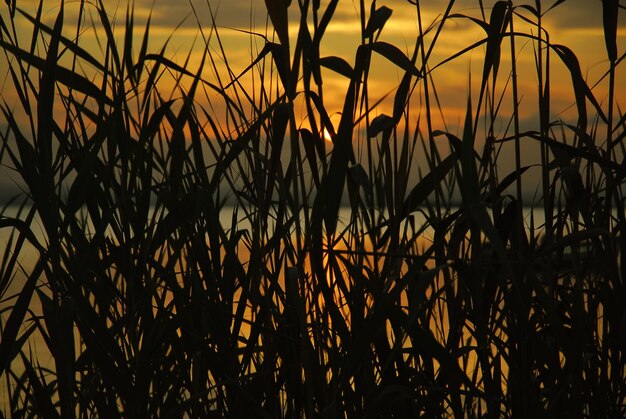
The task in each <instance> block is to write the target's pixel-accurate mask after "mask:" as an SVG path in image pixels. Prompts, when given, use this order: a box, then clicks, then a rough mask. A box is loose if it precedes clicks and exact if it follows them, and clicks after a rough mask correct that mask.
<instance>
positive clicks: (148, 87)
mask: <svg viewBox="0 0 626 419" xmlns="http://www.w3.org/2000/svg"><path fill="white" fill-rule="evenodd" d="M556 3H560V2H556ZM265 4H266V6H267V10H268V17H269V20H270V22H271V24H272V26H273V28H274V30H275V36H274V37H272V36H268V35H263V34H251V37H252V38H253V39H257V38H258V37H259V36H261V38H258V39H265V44H264V46H263V48H262V49H261V50H260V51H258V55H255V56H252V57H251V65H250V66H249V67H247V68H246V69H245V71H244V72H243V73H242V74H236V73H235V71H234V70H233V69H232V67H231V66H230V65H229V57H228V54H227V53H226V50H227V49H226V48H225V47H224V45H223V43H222V40H221V38H220V30H219V29H218V26H217V24H216V23H215V22H213V23H212V26H211V27H210V30H208V31H207V30H205V31H203V32H202V36H201V37H200V38H201V39H202V41H201V42H202V43H203V45H202V49H203V51H204V53H203V54H202V57H203V58H202V61H201V62H200V63H196V62H194V61H193V60H192V59H191V52H190V53H189V56H187V57H186V58H185V59H183V60H178V61H174V60H173V59H170V58H168V56H167V54H166V46H163V48H162V49H160V50H158V51H156V52H150V51H149V36H150V35H149V34H150V28H151V23H150V22H151V20H150V19H148V22H147V24H146V26H145V27H142V28H140V29H142V30H144V33H145V35H144V36H143V37H141V38H140V39H135V37H134V34H135V33H136V31H135V29H136V24H135V23H134V22H135V19H134V12H133V10H132V8H129V9H127V11H126V15H125V17H124V21H123V22H124V24H123V27H122V28H119V27H118V28H117V29H116V27H115V22H114V21H112V19H111V15H110V14H109V13H108V11H107V10H106V9H105V7H104V4H103V3H102V2H98V4H95V5H94V4H91V3H88V2H84V1H81V2H79V3H76V4H74V3H73V4H71V6H70V4H69V3H68V4H63V2H62V3H61V5H60V8H59V12H58V17H57V18H56V21H55V23H54V24H53V25H47V24H45V23H44V21H43V19H42V6H40V7H39V9H38V11H37V12H36V13H35V14H33V15H31V14H29V13H27V12H25V11H22V10H21V9H19V8H17V7H16V6H15V3H7V6H5V7H6V8H7V9H6V10H5V11H4V12H2V15H1V18H2V20H1V21H0V47H1V49H2V55H3V56H4V58H3V59H6V60H7V63H8V70H9V76H8V77H9V78H10V82H11V83H12V85H11V89H14V92H15V94H16V95H17V97H18V99H19V100H18V101H17V102H15V103H9V102H8V101H6V100H3V101H2V103H1V104H0V111H1V112H2V119H0V121H2V132H1V133H0V135H1V137H0V138H1V139H2V143H1V149H0V158H1V163H2V165H3V166H4V167H5V169H4V170H6V169H7V168H9V169H10V170H12V173H14V175H13V176H16V177H17V178H18V179H19V181H18V182H19V184H20V185H21V188H22V189H21V190H22V192H21V193H20V194H19V195H17V196H16V197H14V199H13V200H12V201H11V203H12V204H13V208H17V209H14V210H13V212H10V211H9V207H5V209H4V210H3V212H2V214H3V215H2V217H1V218H0V228H1V229H2V231H3V235H4V237H7V239H6V243H7V244H6V247H5V249H4V250H3V252H2V263H1V265H0V296H1V299H0V307H1V309H0V310H1V313H2V320H1V323H0V326H1V328H0V333H1V341H0V378H1V380H2V386H1V387H0V388H1V389H2V396H1V400H2V403H3V404H2V411H3V412H4V414H6V415H8V416H11V417H13V416H15V417H23V416H28V417H31V416H44V417H76V416H79V417H87V416H100V417H118V416H124V417H154V416H175V417H179V416H183V415H187V416H190V417H257V416H258V417H329V418H330V417H417V416H420V415H421V416H426V417H438V416H454V417H464V416H467V417H503V416H504V417H508V416H514V417H531V416H532V417H540V416H541V417H544V416H545V417H557V416H566V417H622V416H624V415H626V374H625V373H626V371H625V358H624V357H625V351H626V310H625V307H624V304H623V301H626V291H625V289H624V285H623V281H624V278H626V263H625V262H626V261H625V260H624V258H625V256H626V255H625V252H624V249H626V241H625V240H626V239H625V237H624V228H626V223H625V219H624V214H625V212H624V176H625V174H626V170H625V169H624V164H623V161H621V160H623V158H624V141H623V140H624V135H626V129H625V128H626V118H625V117H624V115H622V114H621V111H620V109H621V108H620V104H619V100H620V94H621V93H623V90H621V91H620V90H619V88H618V85H619V83H618V82H616V81H615V74H616V69H617V68H618V66H620V65H621V62H622V59H623V55H619V53H618V51H617V46H616V37H617V28H618V25H617V21H616V19H617V10H618V7H619V3H618V2H617V1H616V0H614V1H608V0H607V1H603V3H602V4H603V7H604V9H605V13H604V15H603V16H604V22H603V27H604V32H605V39H606V47H607V51H608V52H607V57H608V58H607V70H606V76H605V77H604V78H603V79H602V80H600V83H605V84H608V92H609V93H608V99H607V100H599V99H598V98H596V97H595V96H594V90H593V89H592V87H593V86H590V85H589V84H588V81H587V80H585V79H584V77H583V75H582V71H581V69H580V66H579V64H578V59H577V57H576V56H575V55H574V53H573V52H572V51H571V49H569V48H568V47H566V46H563V45H556V44H553V43H551V41H550V36H549V34H548V33H547V32H546V30H545V28H544V25H543V17H544V16H545V14H546V13H551V12H553V11H552V10H545V9H546V7H545V5H542V2H540V1H536V2H535V4H534V5H532V6H531V5H523V6H518V5H514V4H512V3H511V2H505V1H498V2H496V3H495V4H494V5H493V8H491V9H486V8H483V5H482V2H478V7H479V8H480V15H481V16H482V18H477V17H475V16H468V15H464V14H461V13H457V12H456V11H455V8H454V1H450V3H449V4H448V5H447V7H446V8H445V9H442V14H441V15H440V16H439V18H438V19H437V20H436V21H435V22H427V21H422V11H421V10H420V5H419V3H418V2H415V16H416V19H417V20H418V27H419V36H418V38H417V39H416V40H415V44H414V45H413V51H412V52H411V53H409V54H405V53H404V52H402V50H401V49H399V48H398V47H396V46H394V45H392V44H389V43H386V42H384V41H382V40H380V34H381V32H383V31H384V27H385V24H386V22H387V19H388V18H389V14H390V12H391V10H390V9H388V8H386V7H382V6H381V7H378V8H377V7H376V5H375V3H373V4H372V5H371V7H370V5H369V4H366V2H365V1H363V0H362V1H361V2H360V3H359V7H360V16H361V34H362V36H361V44H360V45H356V46H355V49H354V60H353V61H352V60H351V59H350V61H351V62H353V63H354V64H353V65H352V64H349V62H348V60H346V58H345V57H344V58H341V57H334V56H326V57H324V56H320V50H321V49H320V46H321V43H322V40H323V39H324V36H325V33H326V30H327V29H328V26H329V24H330V23H331V22H332V20H333V16H334V13H335V10H336V7H337V4H338V0H330V1H329V2H326V3H325V4H324V5H320V2H318V1H312V2H311V1H309V0H302V1H299V2H291V5H290V6H289V7H291V8H292V9H296V10H297V11H298V15H299V16H300V20H299V22H298V32H297V33H296V34H294V33H291V34H290V33H289V31H288V16H289V14H288V13H287V11H288V10H287V5H286V3H285V2H283V1H279V0H266V2H265ZM67 7H72V8H74V9H73V11H74V12H78V16H79V19H78V22H79V23H78V24H77V27H76V28H72V32H75V34H76V35H75V36H74V37H68V35H67V33H68V31H67V29H65V30H64V27H65V26H66V25H67V22H66V19H65V18H64V9H65V8H67ZM558 7H567V2H565V5H560V6H558ZM88 15H91V16H93V17H94V19H93V20H92V21H91V23H90V24H89V25H87V27H85V26H83V25H84V22H85V21H86V20H85V19H83V17H84V16H88ZM292 15H293V13H292ZM18 17H19V18H20V19H22V20H25V21H27V22H29V24H30V25H31V27H32V36H31V39H23V37H22V36H21V35H18V34H19V31H18V28H17V27H16V25H15V22H16V19H17V18H18ZM196 18H198V16H197V15H196ZM458 20H462V21H465V22H469V23H470V24H472V25H477V26H478V27H480V28H482V29H483V30H484V32H485V37H484V38H483V39H482V40H480V41H478V42H476V43H475V44H472V45H470V46H469V47H468V48H466V49H464V50H461V51H459V52H458V53H457V54H454V55H452V56H450V57H449V58H448V59H446V60H444V62H435V61H434V59H433V58H432V57H433V56H434V55H433V51H436V50H437V48H438V46H439V44H438V41H439V39H440V38H439V36H440V34H442V33H444V32H445V31H446V27H447V25H449V24H450V23H452V22H453V21H458ZM198 23H199V25H200V26H204V27H206V25H207V22H200V21H199V22H198ZM209 23H210V22H209ZM519 28H524V30H522V31H520V29H519ZM85 30H93V31H94V33H95V34H96V36H98V38H99V39H98V41H99V45H100V47H101V50H100V52H99V53H97V54H96V53H95V52H90V49H89V48H87V47H85V46H84V45H82V44H81V36H80V34H81V33H83V32H84V31H85ZM199 30H201V29H199ZM120 32H121V34H122V36H121V37H120V36H119V34H120ZM290 35H291V37H290ZM272 39H274V40H273V41H272ZM520 43H526V44H530V45H532V48H534V51H535V64H536V75H537V88H538V95H537V101H538V102H537V108H538V109H539V111H540V112H539V122H538V126H537V127H536V128H535V129H534V130H528V131H523V129H522V126H521V124H520V109H521V108H520V106H521V105H520V94H521V92H520V88H521V86H520V85H519V84H518V77H517V64H516V57H517V54H518V53H519V50H518V48H519V44H520ZM472 51H474V55H473V57H474V59H476V58H475V57H477V56H480V57H481V59H482V74H480V77H478V84H475V81H476V79H477V77H476V76H475V75H474V77H473V78H469V77H468V85H469V92H474V93H473V94H471V93H468V95H467V97H466V102H467V110H466V115H465V119H464V122H463V124H462V127H461V129H460V132H461V134H458V133H457V132H452V131H451V130H448V129H447V128H445V127H441V126H437V125H436V123H435V117H434V115H436V114H437V113H443V112H442V109H441V105H440V102H439V97H438V95H437V83H436V82H435V78H434V76H436V74H437V71H438V69H440V68H441V66H443V65H445V64H446V63H448V62H451V61H455V60H462V59H465V56H466V54H469V53H471V52H472ZM507 53H508V54H510V59H511V61H512V65H510V66H509V65H508V64H507V65H505V64H504V63H502V64H501V60H503V58H504V57H506V54H507ZM380 59H383V60H385V61H387V62H388V64H389V65H392V66H394V67H396V68H397V69H398V71H400V72H401V74H402V77H401V80H400V82H399V83H398V85H397V86H396V88H395V89H394V91H393V92H392V96H391V97H390V98H391V99H393V100H392V103H393V104H392V106H391V109H390V111H389V112H388V114H385V113H383V111H381V109H382V105H380V104H379V103H378V102H377V101H376V100H375V99H374V98H373V97H371V95H370V89H369V87H368V79H369V74H370V71H371V70H373V68H372V63H373V62H375V61H376V60H380ZM224 63H225V66H226V69H227V71H226V72H224V71H222V70H221V68H222V67H221V66H222V65H223V64H224ZM555 66H562V67H563V68H565V69H566V70H567V72H568V73H569V75H570V76H571V81H572V82H571V92H572V94H573V96H574V98H575V101H576V103H575V109H576V116H577V121H576V122H575V123H574V124H572V123H570V122H568V121H566V120H560V119H558V118H556V117H554V115H553V112H552V111H551V106H552V102H551V93H550V90H551V89H550V88H551V81H552V78H553V71H554V70H553V69H554V68H555ZM329 71H330V72H334V73H336V76H337V77H342V78H343V79H345V81H346V86H347V87H346V91H345V92H343V94H342V95H341V98H342V100H343V104H342V112H341V116H340V120H339V121H338V123H337V124H336V125H334V124H333V122H332V120H331V116H330V115H329V110H328V105H327V103H329V99H328V97H329V95H335V96H336V92H328V91H325V87H324V86H325V84H324V83H323V76H324V77H325V76H327V75H328V72H329ZM209 75H210V77H209ZM166 80H169V83H165V81H166ZM250 80H252V82H249V81H250ZM476 92H477V94H476ZM507 103H509V104H510V106H509V105H506V104H507ZM503 104H505V105H503ZM507 107H508V108H510V109H512V114H511V115H508V114H507V115H501V109H502V108H507ZM300 109H305V115H304V117H303V115H302V114H301V113H300V111H299V110H300ZM589 109H591V112H592V113H591V114H589V113H588V110H589ZM502 118H504V120H506V121H511V122H510V129H507V130H506V131H505V132H499V131H497V130H496V129H495V128H494V127H495V125H496V124H497V121H499V120H501V119H502ZM24 121H26V122H24ZM303 121H306V123H304V122H303ZM325 131H326V132H328V133H330V136H331V137H332V144H330V143H327V142H325V141H324V132H325ZM527 143H533V144H535V145H537V146H538V147H539V149H540V155H539V156H538V158H539V159H540V160H539V161H534V162H532V163H530V164H526V163H523V161H522V155H521V154H522V153H523V149H522V147H523V144H527ZM483 144H484V147H483V146H482V145H483ZM511 149H513V150H514V151H513V154H514V160H515V163H514V167H513V169H512V171H510V172H506V173H500V171H501V170H502V169H501V167H502V166H501V165H500V164H499V163H500V160H501V159H502V158H503V157H502V154H501V153H504V152H503V151H502V150H507V151H506V152H510V150H511ZM419 159H422V161H426V166H425V167H424V166H422V167H420V165H419V164H417V161H418V160H419ZM523 164H525V165H523ZM533 171H534V172H537V171H539V172H540V175H539V177H538V179H540V185H539V187H538V188H539V191H540V193H539V194H538V195H539V197H538V198H535V199H532V198H529V196H528V194H525V193H524V190H523V184H524V182H525V180H526V179H527V178H528V176H529V175H530V174H531V173H532V172H533ZM458 193H460V196H461V198H462V199H461V200H460V201H457V200H456V196H457V194H458ZM342 205H346V207H345V208H343V209H342ZM529 205H532V206H533V207H534V209H533V213H532V214H533V215H531V216H530V218H524V217H526V215H525V213H524V212H523V208H524V207H526V206H529ZM16 206H17V207H16ZM346 211H348V212H349V214H350V217H349V219H348V220H343V221H338V217H339V215H340V214H343V213H345V212H346ZM224 214H227V215H228V216H229V217H230V219H229V220H228V221H225V220H226V217H225V216H224ZM538 214H541V216H539V215H538ZM534 217H536V218H537V219H541V220H545V222H543V221H542V222H541V223H540V225H536V224H535V221H534V220H535V218H534ZM422 219H423V220H425V221H424V222H423V223H421V222H419V220H422ZM28 252H31V253H34V254H35V255H36V256H35V258H34V260H32V261H28V263H24V255H25V254H27V253H28Z"/></svg>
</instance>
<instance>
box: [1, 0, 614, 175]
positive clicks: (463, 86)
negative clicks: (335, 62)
mask: <svg viewBox="0 0 626 419" xmlns="http://www.w3.org/2000/svg"><path fill="white" fill-rule="evenodd" d="M103 2H104V5H105V8H106V9H107V11H108V13H109V18H110V19H111V20H114V21H115V22H117V23H116V24H117V25H118V27H117V29H118V30H119V29H123V26H124V19H125V14H126V8H127V2H125V1H112V0H103ZM77 3H78V2H68V3H67V5H66V18H65V19H66V22H67V24H66V26H65V29H64V34H65V35H66V36H68V37H71V38H74V37H75V36H76V13H77V11H78V7H77ZM369 3H370V2H369V1H367V2H366V8H368V9H369ZM542 3H543V6H542V7H543V8H544V9H548V8H549V7H550V6H552V5H553V4H554V3H555V1H544V2H542ZM327 4H328V1H321V8H320V14H321V13H322V11H323V10H324V9H325V7H326V5H327ZM478 4H479V2H478V1H476V0H459V1H457V2H456V3H455V5H454V8H453V11H452V13H457V14H465V15H469V16H473V17H477V18H481V15H480V9H479V7H478ZM483 4H484V6H485V9H486V11H485V13H486V15H487V16H486V19H489V13H490V9H491V7H492V5H493V4H494V2H493V1H483ZM514 4H515V5H522V4H529V5H533V6H534V5H535V2H534V1H530V0H526V1H515V2H514ZM446 5H447V2H436V1H423V2H422V6H421V7H422V21H423V22H424V23H426V26H428V23H430V22H438V19H439V17H440V16H441V14H443V12H444V10H445V7H446ZM19 6H20V7H23V8H24V9H25V10H27V11H29V12H31V13H34V12H35V10H36V7H37V2H36V1H24V2H19ZM377 6H378V7H381V6H386V7H389V8H390V9H392V10H393V14H392V16H391V18H390V19H389V21H388V22H387V24H386V26H385V28H384V30H383V32H382V35H381V36H380V38H379V40H381V41H385V42H388V43H391V44H393V45H395V46H397V47H398V48H400V49H401V50H403V51H404V52H405V53H406V54H407V55H409V56H410V54H411V53H412V51H413V48H414V45H415V39H416V36H417V33H418V28H417V17H416V16H417V12H416V7H415V6H414V5H412V4H410V3H409V2H408V1H406V0H378V1H377ZM134 7H135V28H136V32H135V37H136V42H137V44H139V43H140V42H141V37H142V35H143V33H142V32H143V27H144V26H145V22H146V19H147V17H148V16H149V14H150V11H152V12H151V13H152V21H151V29H150V40H151V41H150V48H149V50H150V51H151V52H157V53H158V52H159V51H160V48H161V46H162V45H163V43H164V42H165V41H166V40H167V39H168V38H170V39H169V44H168V47H167V49H166V51H165V56H166V57H168V58H170V59H172V60H174V61H176V62H179V63H182V62H183V61H184V60H185V59H186V57H187V54H188V53H189V51H190V50H193V52H192V56H191V57H192V59H191V60H190V61H189V65H188V69H189V70H190V71H192V72H195V71H196V70H197V68H198V66H199V62H200V57H201V54H202V53H203V49H202V37H201V33H200V29H199V27H201V28H202V31H203V32H204V35H205V36H211V37H212V38H211V39H212V41H211V46H212V47H213V48H217V43H216V42H214V41H215V35H214V34H211V32H212V31H211V26H212V24H211V18H210V16H211V10H212V12H213V14H214V16H215V22H216V24H217V27H218V30H219V36H220V38H221V41H222V42H223V45H224V47H225V49H226V55H227V58H228V60H229V65H230V68H231V69H232V71H233V73H234V74H239V72H241V71H242V70H244V69H245V68H246V67H247V65H248V64H249V63H250V62H251V60H252V59H253V58H254V57H255V56H256V54H257V53H258V51H260V50H261V48H262V47H263V40H262V38H260V37H251V36H250V35H248V34H246V33H243V32H240V31H236V30H234V29H235V28H236V29H241V30H244V31H252V32H256V33H260V34H264V35H267V36H268V37H269V38H272V28H271V22H269V19H268V17H267V13H266V8H265V3H264V1H262V0H236V1H225V0H224V1H213V0H189V1H188V2H186V1H183V2H181V1H180V0H136V1H135V5H134ZM5 9H6V6H2V17H3V19H7V18H8V14H7V12H6V10H5ZM58 10H59V8H58V2H56V1H46V2H44V7H43V20H44V21H45V22H47V23H48V24H50V25H51V26H52V25H53V23H54V20H55V18H56V15H57V13H58ZM87 11H88V12H90V13H91V16H87V17H86V20H85V21H84V23H83V31H82V33H81V34H80V42H79V44H80V45H81V46H82V47H83V48H85V49H88V50H93V51H98V49H99V47H98V46H97V42H96V36H95V34H94V31H93V30H92V29H90V24H89V22H90V19H93V20H94V21H96V20H98V16H97V14H96V11H95V9H92V10H90V8H89V7H88V8H87ZM519 11H520V13H522V14H524V16H526V17H530V14H529V13H528V12H527V11H524V10H521V9H519ZM297 13H298V7H297V1H296V0H293V1H292V5H291V7H290V36H291V37H292V38H293V37H295V36H296V32H297V25H298V15H297ZM621 13H622V16H620V17H623V10H621ZM16 19H18V23H19V26H20V27H23V28H25V29H24V32H22V33H20V34H18V36H19V37H20V38H21V44H22V45H23V46H24V47H26V46H27V45H28V44H29V42H30V31H31V30H32V29H31V28H32V26H31V25H30V24H29V23H28V22H26V21H25V20H23V19H20V18H19V17H16ZM359 19H360V18H359V1H358V0H341V1H340V2H339V6H338V8H337V10H336V13H335V15H334V17H333V19H332V21H331V24H330V26H329V28H328V30H327V33H326V35H325V37H324V39H323V41H322V45H321V51H320V54H321V56H330V55H335V56H340V57H342V58H344V59H345V60H346V61H348V62H349V63H351V64H352V63H353V62H354V56H355V52H356V48H357V46H358V45H359V43H360V23H359V22H360V20H359ZM618 22H619V21H618ZM515 24H516V30H518V31H521V32H525V33H533V32H532V29H530V28H529V27H528V26H524V24H523V22H522V21H521V19H519V18H518V19H516V20H515ZM543 24H544V26H545V27H546V28H547V30H548V32H549V34H550V37H551V38H550V40H551V42H552V43H554V44H563V45H566V46H568V47H569V48H571V49H572V50H573V51H574V53H575V54H576V55H577V57H578V59H579V60H580V67H581V70H582V73H583V76H584V77H586V80H587V83H588V84H589V85H590V86H595V87H593V93H594V95H595V97H596V99H597V100H598V102H599V103H600V104H601V105H604V104H605V102H606V99H607V97H606V96H607V94H606V92H607V87H608V79H606V78H605V79H604V80H602V81H599V80H600V79H601V77H602V76H603V74H604V73H605V72H606V71H607V69H608V60H607V54H606V48H605V44H604V36H603V30H602V3H601V1H600V0H566V1H565V2H564V3H562V4H560V5H558V6H557V7H555V8H554V9H553V10H551V11H549V12H548V13H546V14H545V16H544V20H543ZM618 25H619V29H618V40H617V45H618V56H620V55H621V54H622V53H623V51H624V50H623V45H626V39H625V37H626V31H624V30H622V28H624V27H625V26H624V19H621V22H619V23H618ZM118 33H120V34H121V33H122V31H121V30H120V31H119V32H118ZM98 36H101V34H100V35H98ZM101 37H102V38H103V37H104V36H103V35H102V36H101ZM484 37H485V33H484V31H482V30H481V29H480V28H478V26H477V25H476V24H474V23H472V22H471V21H469V20H468V19H461V18H456V19H451V20H449V21H448V22H446V26H445V28H444V30H443V31H442V35H441V38H440V39H439V40H438V43H437V45H436V47H435V48H434V50H433V55H432V57H431V58H430V60H429V64H430V67H431V68H432V67H433V66H434V65H435V64H436V63H439V62H441V61H443V60H445V59H446V58H448V57H450V56H452V55H453V54H455V53H456V52H458V51H460V50H462V49H463V48H465V47H468V46H469V45H471V44H472V43H474V42H476V41H478V40H480V39H483V38H484ZM122 39H123V38H122V35H120V40H122ZM430 40H431V39H429V40H428V42H430ZM507 42H508V40H507V41H505V43H504V44H507ZM516 42H517V45H516V47H517V68H518V73H519V74H518V84H519V88H520V98H521V105H520V111H521V115H520V117H521V123H522V128H528V129H531V128H532V129H537V127H538V124H537V121H538V116H537V75H536V71H535V68H534V66H535V63H534V51H533V47H534V45H533V43H531V42H527V43H523V42H522V40H521V39H517V40H516ZM41 53H42V54H43V52H41ZM96 55H97V53H96ZM218 55H219V54H218ZM483 59H484V46H481V47H479V48H477V49H475V50H474V51H472V52H470V53H467V54H465V55H463V56H461V57H459V58H457V59H455V60H453V61H452V62H449V63H447V64H445V65H443V66H441V67H439V68H437V69H436V70H435V71H433V73H432V75H433V80H434V84H435V87H436V89H437V94H438V95H439V98H440V100H441V106H442V111H443V120H442V119H441V118H440V117H439V116H437V115H435V116H434V127H433V128H434V129H444V120H445V126H447V128H448V129H449V130H450V131H453V132H455V133H458V132H459V121H462V120H463V118H464V115H465V107H466V100H467V95H468V85H469V75H470V74H471V75H472V91H473V94H474V95H476V91H477V89H478V85H479V81H480V76H481V73H482V65H483ZM551 60H552V68H551V95H552V111H551V120H555V119H560V118H563V119H566V120H567V119H568V118H571V117H572V116H573V115H575V102H574V94H573V90H572V88H571V79H570V77H569V73H568V72H567V71H566V69H565V67H564V66H563V65H562V64H561V63H560V62H558V57H556V54H552V58H551ZM510 62H511V60H510V52H509V49H508V47H505V48H503V51H502V63H501V68H500V73H499V79H500V80H502V81H503V82H504V81H506V79H507V75H508V74H509V72H510ZM6 65H7V63H6V62H5V59H4V56H3V57H2V58H0V92H1V95H2V98H3V100H5V101H7V103H16V102H14V101H16V100H17V96H16V94H15V92H14V91H13V89H12V82H11V79H10V77H9V76H6V74H7V70H6ZM222 70H224V71H225V67H224V68H223V69H222ZM88 71H89V70H88V69H87V70H86V73H88ZM205 77H206V78H207V79H208V80H209V81H211V79H212V78H214V75H213V74H210V72H208V73H207V75H206V76H205ZM323 77H324V85H325V88H326V91H327V92H333V93H335V92H336V94H332V95H329V94H326V97H325V101H326V106H327V108H328V111H329V113H331V114H333V122H337V121H338V117H339V115H338V112H339V111H340V110H341V105H342V101H343V98H344V97H345V89H346V87H347V81H346V79H344V78H342V77H341V76H338V75H336V74H334V73H332V72H330V71H325V72H324V73H323ZM401 77H402V71H401V70H399V69H398V68H396V67H394V66H393V65H390V64H389V62H388V61H386V60H385V59H384V58H381V57H379V58H376V59H375V60H374V61H373V66H372V71H371V74H370V77H369V89H370V95H371V102H373V101H375V100H376V99H378V98H380V97H382V96H383V95H385V94H388V93H391V95H390V99H389V100H387V101H386V102H383V103H382V104H381V106H380V107H379V109H377V110H376V111H375V113H376V114H378V113H383V112H385V113H389V112H390V106H391V104H392V101H393V92H394V90H395V89H396V88H397V86H398V83H399V81H400V79H401ZM598 81H599V83H598V84H597V85H596V83H597V82H598ZM244 83H245V80H244ZM616 85H617V86H618V87H617V90H616V91H617V95H616V101H617V103H618V104H620V102H622V101H623V99H624V98H626V87H625V86H626V66H624V65H621V66H618V72H617V77H616ZM501 87H503V85H502V86H501ZM507 95H508V96H507V97H509V96H510V94H508V93H507ZM473 98H474V100H475V99H476V98H475V97H474V96H473ZM372 99H373V100H372ZM209 100H210V98H209ZM621 105H622V108H623V103H621ZM511 109H512V103H511V101H510V100H508V101H507V100H505V102H504V103H503V105H502V114H503V115H505V116H508V117H510V115H511ZM592 116H593V114H592V113H591V111H590V117H592ZM507 122H508V121H506V120H503V121H502V124H501V126H499V127H496V131H497V132H496V134H500V135H504V134H505V130H506V124H507ZM0 124H4V121H2V120H0ZM422 129H424V127H422ZM508 135H510V131H509V132H508ZM477 147H480V144H477ZM531 154H532V153H531ZM5 182H6V180H5Z"/></svg>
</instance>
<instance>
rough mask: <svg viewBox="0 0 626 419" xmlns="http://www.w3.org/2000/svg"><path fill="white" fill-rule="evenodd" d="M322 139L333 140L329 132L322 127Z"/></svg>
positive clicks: (330, 141)
mask: <svg viewBox="0 0 626 419" xmlns="http://www.w3.org/2000/svg"><path fill="white" fill-rule="evenodd" d="M324 139H325V140H326V141H328V142H329V143H332V142H333V138H332V137H331V136H330V132H328V130H327V129H326V128H324Z"/></svg>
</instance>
